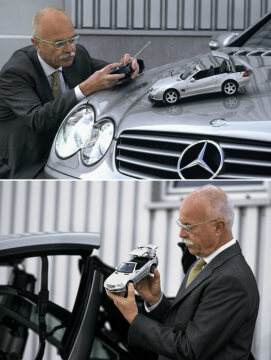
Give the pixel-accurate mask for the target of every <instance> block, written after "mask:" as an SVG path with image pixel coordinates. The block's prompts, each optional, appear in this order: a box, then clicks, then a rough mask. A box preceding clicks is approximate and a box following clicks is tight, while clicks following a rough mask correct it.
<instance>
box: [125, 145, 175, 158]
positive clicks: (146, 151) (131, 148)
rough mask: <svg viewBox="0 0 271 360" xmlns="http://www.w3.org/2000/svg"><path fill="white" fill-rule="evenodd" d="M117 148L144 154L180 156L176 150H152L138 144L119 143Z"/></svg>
mask: <svg viewBox="0 0 271 360" xmlns="http://www.w3.org/2000/svg"><path fill="white" fill-rule="evenodd" d="M118 148H119V149H122V150H127V151H135V152H140V153H144V154H155V155H160V156H173V157H177V158H179V157H180V152H177V151H168V150H163V151H161V150H154V149H148V148H144V147H142V148H140V147H139V146H132V145H129V146H127V145H119V146H118Z"/></svg>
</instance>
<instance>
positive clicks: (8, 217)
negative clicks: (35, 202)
mask: <svg viewBox="0 0 271 360" xmlns="http://www.w3.org/2000/svg"><path fill="white" fill-rule="evenodd" d="M14 184H15V183H14V182H8V181H4V182H2V194H1V222H0V225H1V227H0V231H1V234H10V233H12V231H13V229H12V225H11V224H12V221H13V218H14V215H13V207H12V197H13V186H14Z"/></svg>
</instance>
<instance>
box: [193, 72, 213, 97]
mask: <svg viewBox="0 0 271 360" xmlns="http://www.w3.org/2000/svg"><path fill="white" fill-rule="evenodd" d="M211 70H212V69H209V70H200V71H198V72H197V73H196V74H194V75H193V76H191V77H190V79H188V83H187V92H186V96H192V95H200V94H205V93H209V92H213V91H215V89H216V75H215V74H214V73H212V72H211Z"/></svg>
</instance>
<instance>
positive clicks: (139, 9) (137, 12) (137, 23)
mask: <svg viewBox="0 0 271 360" xmlns="http://www.w3.org/2000/svg"><path fill="white" fill-rule="evenodd" d="M144 14H145V6H144V0H133V6H132V19H133V20H132V22H133V27H134V28H135V29H143V28H144V26H145V19H144Z"/></svg>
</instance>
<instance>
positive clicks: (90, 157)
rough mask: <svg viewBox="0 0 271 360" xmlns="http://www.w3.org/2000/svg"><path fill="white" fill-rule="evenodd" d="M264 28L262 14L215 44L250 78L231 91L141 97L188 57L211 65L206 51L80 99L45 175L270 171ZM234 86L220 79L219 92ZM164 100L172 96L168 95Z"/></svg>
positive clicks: (269, 51) (270, 24) (270, 19)
mask: <svg viewBox="0 0 271 360" xmlns="http://www.w3.org/2000/svg"><path fill="white" fill-rule="evenodd" d="M270 32H271V14H270V13H269V14H267V15H266V16H265V17H264V18H262V19H261V20H260V21H259V22H258V23H257V24H255V25H253V26H251V27H250V28H249V29H247V30H246V31H244V33H243V34H241V35H239V36H238V37H237V38H235V39H234V40H233V41H232V42H231V43H229V44H227V46H225V47H222V48H220V49H219V51H220V52H223V53H224V54H226V56H228V57H229V58H230V59H232V61H233V63H234V64H236V65H238V66H245V67H246V68H248V69H249V70H250V76H249V77H243V76H242V75H241V74H242V73H243V74H244V72H243V69H242V68H241V70H240V71H238V76H239V75H241V78H243V79H244V80H245V81H246V80H247V79H248V78H250V81H249V84H248V85H246V86H245V87H242V88H240V89H239V90H238V94H237V95H231V96H227V97H226V96H225V95H224V94H222V93H210V94H199V95H196V96H193V97H187V98H183V99H182V101H181V102H180V104H178V105H177V104H175V105H173V106H160V105H159V104H152V103H151V102H150V101H149V100H148V95H149V89H151V88H154V87H155V83H157V81H159V80H160V81H164V79H168V78H169V77H171V74H173V75H174V74H175V75H177V74H184V73H186V72H187V71H188V70H189V69H190V68H191V64H195V65H199V66H200V68H201V69H211V67H212V66H213V69H216V68H218V62H217V59H216V58H215V57H214V56H213V55H212V54H211V53H208V54H205V55H199V56H196V57H195V58H193V59H185V60H181V61H178V62H176V63H174V64H168V65H165V66H161V67H159V68H156V69H152V70H149V71H146V72H145V73H143V74H140V75H139V76H138V77H137V79H136V80H135V81H132V82H130V83H128V84H127V85H123V86H116V87H114V88H112V89H109V90H105V91H100V92H97V93H95V94H93V95H92V96H90V97H88V98H86V99H84V100H83V101H82V102H81V103H79V104H78V105H77V106H76V107H75V108H74V109H73V110H72V111H71V112H70V113H69V114H68V115H67V117H66V118H65V119H64V121H63V123H62V125H61V127H60V129H59V131H58V133H57V135H56V138H55V141H54V143H53V146H52V149H51V153H50V157H49V159H48V162H47V165H46V168H45V172H46V174H45V176H46V177H47V178H68V179H71V178H80V179H113V178H115V179H131V178H138V179H180V178H181V179H215V178H217V179H218V178H220V179H222V178H223V179H241V178H261V179H264V178H271V160H270V159H271V115H270V114H271V106H270V98H271V75H270V74H271V38H270V36H269V34H270ZM240 64H241V65H240ZM242 64H243V65H242ZM244 64H245V65H244ZM227 75H231V76H232V74H227ZM223 76H224V75H223ZM225 76H226V75H225ZM205 80H206V79H203V80H202V81H203V82H204V81H205ZM231 80H233V79H231ZM239 80H240V78H239ZM166 81H167V80H166ZM197 81H201V80H195V81H194V82H191V86H195V87H196V84H197ZM207 81H208V78H207ZM237 81H238V80H237ZM222 84H223V83H222ZM227 84H228V83H227ZM236 87H237V86H236ZM236 87H235V90H236ZM221 89H222V88H221ZM184 90H185V89H184ZM235 90H234V86H233V82H232V83H231V85H229V84H228V85H226V84H224V91H225V92H226V91H228V93H229V94H230V92H234V91H235ZM204 92H205V91H204ZM195 93H196V94H197V93H198V88H197V87H196V91H195ZM176 97H177V96H176ZM169 98H170V97H169ZM171 99H173V100H171V101H172V102H173V101H174V96H173V94H171Z"/></svg>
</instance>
